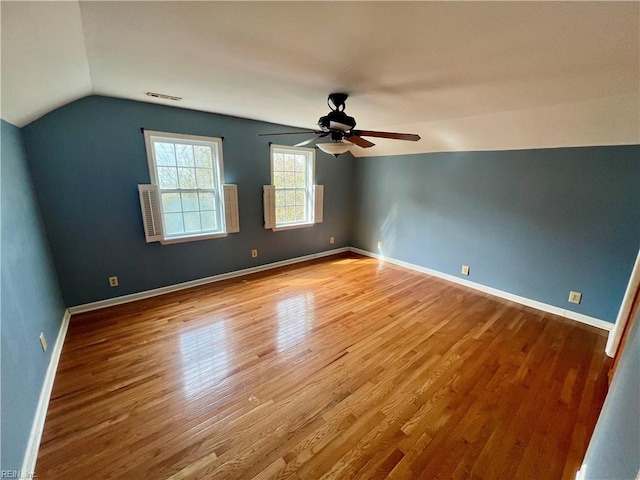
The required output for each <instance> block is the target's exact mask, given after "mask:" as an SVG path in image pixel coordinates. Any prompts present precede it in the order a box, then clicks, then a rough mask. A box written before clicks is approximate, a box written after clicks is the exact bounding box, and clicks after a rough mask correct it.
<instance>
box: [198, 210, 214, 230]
mask: <svg viewBox="0 0 640 480" xmlns="http://www.w3.org/2000/svg"><path fill="white" fill-rule="evenodd" d="M200 222H201V223H202V230H215V228H216V217H215V212H200Z"/></svg>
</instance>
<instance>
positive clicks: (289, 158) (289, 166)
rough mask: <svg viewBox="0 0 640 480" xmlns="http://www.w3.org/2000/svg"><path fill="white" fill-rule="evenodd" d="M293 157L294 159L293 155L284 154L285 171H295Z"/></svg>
mask: <svg viewBox="0 0 640 480" xmlns="http://www.w3.org/2000/svg"><path fill="white" fill-rule="evenodd" d="M293 157H294V155H291V154H289V153H285V154H284V169H285V170H289V171H293V169H294V161H293Z"/></svg>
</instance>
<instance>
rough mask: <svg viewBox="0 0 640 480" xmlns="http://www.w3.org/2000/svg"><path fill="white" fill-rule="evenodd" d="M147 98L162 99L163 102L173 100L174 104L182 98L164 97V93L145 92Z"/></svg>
mask: <svg viewBox="0 0 640 480" xmlns="http://www.w3.org/2000/svg"><path fill="white" fill-rule="evenodd" d="M147 96H149V97H153V98H162V99H163V100H173V101H175V102H178V101H180V100H182V97H174V96H173V95H165V94H164V93H156V92H147Z"/></svg>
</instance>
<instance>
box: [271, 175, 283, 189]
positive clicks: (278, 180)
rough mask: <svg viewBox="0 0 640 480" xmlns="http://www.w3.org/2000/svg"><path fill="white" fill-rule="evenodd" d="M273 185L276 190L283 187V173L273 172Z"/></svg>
mask: <svg viewBox="0 0 640 480" xmlns="http://www.w3.org/2000/svg"><path fill="white" fill-rule="evenodd" d="M273 184H274V185H275V187H276V188H282V187H284V173H282V172H274V174H273Z"/></svg>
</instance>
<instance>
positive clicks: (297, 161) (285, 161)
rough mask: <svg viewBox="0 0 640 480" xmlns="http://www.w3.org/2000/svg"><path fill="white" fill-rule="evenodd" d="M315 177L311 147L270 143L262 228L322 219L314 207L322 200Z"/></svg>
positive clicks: (298, 225)
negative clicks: (269, 163) (268, 178)
mask: <svg viewBox="0 0 640 480" xmlns="http://www.w3.org/2000/svg"><path fill="white" fill-rule="evenodd" d="M314 177H315V150H314V149H312V148H298V147H285V146H278V145H271V185H267V186H266V187H265V196H266V197H265V228H272V229H274V230H278V229H289V228H300V227H308V226H311V225H313V224H314V223H317V222H319V221H322V218H321V212H320V211H318V209H317V207H316V205H318V206H320V207H321V206H322V199H321V198H319V196H318V194H317V192H318V186H316V185H314V180H315V178H314ZM321 188H322V187H320V189H321ZM268 217H270V218H268Z"/></svg>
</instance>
